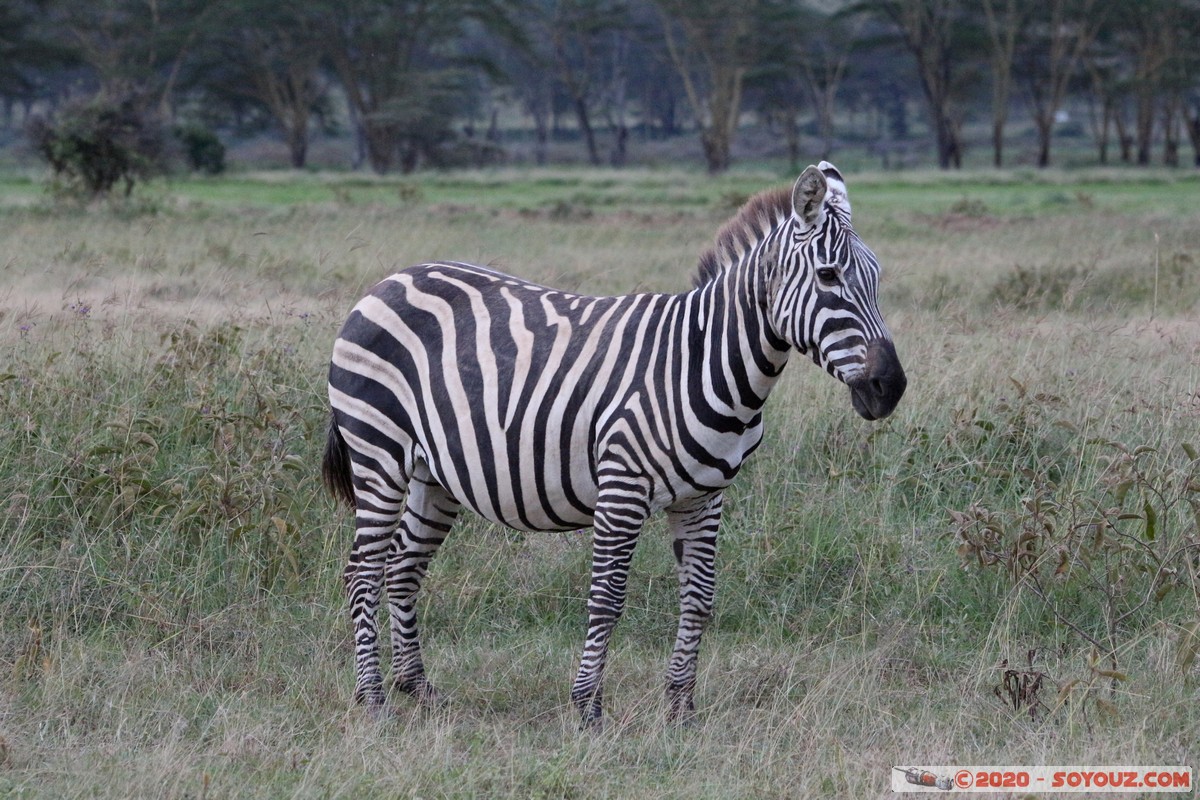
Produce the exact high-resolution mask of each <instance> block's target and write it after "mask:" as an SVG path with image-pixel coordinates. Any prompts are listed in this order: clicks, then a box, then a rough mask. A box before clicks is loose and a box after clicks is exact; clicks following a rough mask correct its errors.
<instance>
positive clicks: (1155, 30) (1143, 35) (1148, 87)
mask: <svg viewBox="0 0 1200 800" xmlns="http://www.w3.org/2000/svg"><path fill="white" fill-rule="evenodd" d="M1121 19H1122V25H1121V27H1122V29H1123V31H1124V35H1123V36H1122V37H1121V38H1122V39H1123V40H1124V43H1125V46H1126V48H1127V52H1128V53H1129V55H1130V58H1131V62H1132V79H1131V85H1132V88H1133V97H1134V105H1135V111H1134V135H1135V137H1136V139H1135V145H1136V152H1137V155H1136V158H1137V163H1138V164H1140V165H1146V164H1149V163H1150V150H1151V146H1152V142H1153V136H1154V117H1155V116H1156V112H1157V110H1158V103H1159V95H1160V93H1161V89H1162V82H1163V78H1164V75H1165V73H1166V70H1167V67H1168V65H1169V64H1170V63H1171V61H1172V60H1173V59H1174V58H1176V57H1177V56H1178V54H1179V49H1178V48H1179V33H1180V29H1181V27H1182V24H1183V3H1182V2H1181V1H1180V0H1144V2H1141V3H1139V4H1138V8H1137V10H1136V11H1135V12H1134V13H1131V14H1130V13H1126V14H1123V15H1122V17H1121Z"/></svg>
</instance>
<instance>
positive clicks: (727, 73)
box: [656, 0, 766, 173]
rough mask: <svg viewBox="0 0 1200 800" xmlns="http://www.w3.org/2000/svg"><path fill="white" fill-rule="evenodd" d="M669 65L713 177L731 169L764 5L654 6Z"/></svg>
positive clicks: (743, 1) (755, 1) (729, 0)
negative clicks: (745, 85)
mask: <svg viewBox="0 0 1200 800" xmlns="http://www.w3.org/2000/svg"><path fill="white" fill-rule="evenodd" d="M656 4H657V6H658V8H659V11H660V17H661V22H662V29H663V38H664V41H665V43H666V47H667V52H668V53H669V54H670V58H671V63H672V64H673V65H674V67H675V70H676V72H677V73H678V74H679V77H680V79H681V80H682V82H683V88H684V93H685V94H686V96H687V99H688V104H689V105H690V106H691V109H692V114H693V115H694V116H695V118H696V122H697V123H698V124H699V126H700V143H701V146H702V147H703V149H704V160H705V162H706V163H707V165H708V170H709V172H714V173H715V172H722V171H724V170H725V169H727V168H728V167H729V163H730V151H731V149H732V146H733V139H734V136H735V134H736V132H737V124H738V119H739V117H740V116H741V109H742V90H743V86H744V82H745V79H746V73H747V71H748V70H749V69H750V67H751V66H753V65H754V64H755V63H756V61H755V58H756V54H755V39H756V35H757V34H758V32H759V31H760V26H759V25H758V22H759V14H760V12H761V11H762V10H763V8H764V7H765V6H766V0H656Z"/></svg>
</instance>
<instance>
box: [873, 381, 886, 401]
mask: <svg viewBox="0 0 1200 800" xmlns="http://www.w3.org/2000/svg"><path fill="white" fill-rule="evenodd" d="M870 386H871V394H873V395H875V396H876V397H879V396H880V395H882V394H883V393H884V392H885V391H887V389H886V387H884V385H883V381H881V380H879V378H871V383H870Z"/></svg>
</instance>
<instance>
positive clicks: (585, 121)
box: [575, 95, 600, 167]
mask: <svg viewBox="0 0 1200 800" xmlns="http://www.w3.org/2000/svg"><path fill="white" fill-rule="evenodd" d="M575 119H576V120H578V122H579V133H580V135H581V136H583V142H584V144H586V145H587V152H588V162H589V163H590V164H591V165H592V166H593V167H598V166H600V151H599V150H597V149H596V134H595V132H594V131H593V130H592V120H591V117H589V116H588V108H587V99H586V98H585V97H583V96H582V95H576V96H575Z"/></svg>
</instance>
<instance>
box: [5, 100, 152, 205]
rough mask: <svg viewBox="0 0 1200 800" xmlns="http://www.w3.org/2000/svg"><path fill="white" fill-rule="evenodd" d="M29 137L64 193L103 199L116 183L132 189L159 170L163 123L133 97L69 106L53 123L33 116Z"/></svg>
mask: <svg viewBox="0 0 1200 800" xmlns="http://www.w3.org/2000/svg"><path fill="white" fill-rule="evenodd" d="M28 133H29V137H30V140H31V141H32V142H33V145H34V147H35V148H36V149H37V151H38V153H39V154H40V155H41V156H42V158H44V159H45V160H46V161H47V163H49V164H50V167H51V169H53V170H54V173H55V176H56V177H57V178H58V179H59V180H61V181H63V182H64V184H65V186H66V188H67V189H68V191H71V192H73V193H79V194H86V195H90V196H92V197H95V196H99V195H107V194H108V193H109V192H110V191H112V189H113V187H114V186H116V185H117V184H118V183H123V184H124V186H125V190H124V193H125V195H126V196H128V195H129V194H130V193H131V192H132V191H133V187H134V185H135V184H136V183H137V182H138V181H140V180H145V179H146V178H148V177H150V176H151V175H153V174H155V173H156V172H159V171H161V170H162V169H163V167H164V164H165V158H166V140H165V136H164V132H163V126H162V122H161V121H160V120H159V118H158V116H157V115H156V114H154V113H153V112H151V111H148V110H146V109H144V108H142V107H141V106H140V105H139V103H138V102H137V100H136V99H135V98H133V97H125V98H121V99H110V98H108V97H105V96H100V97H96V98H93V99H90V100H85V101H81V102H76V103H72V104H69V105H67V106H65V107H63V108H62V109H60V110H59V111H58V112H57V113H56V114H55V115H54V116H53V117H52V118H47V117H42V116H39V117H34V118H33V119H32V120H31V121H30V124H29V131H28Z"/></svg>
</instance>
